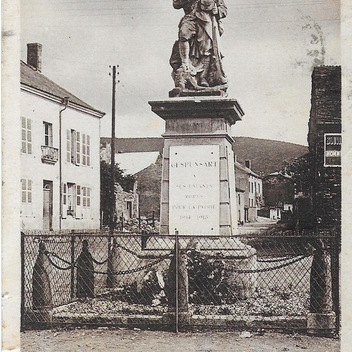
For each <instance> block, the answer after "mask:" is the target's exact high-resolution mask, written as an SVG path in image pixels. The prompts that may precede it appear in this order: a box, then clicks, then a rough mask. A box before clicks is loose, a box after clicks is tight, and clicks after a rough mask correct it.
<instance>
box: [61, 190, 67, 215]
mask: <svg viewBox="0 0 352 352" xmlns="http://www.w3.org/2000/svg"><path fill="white" fill-rule="evenodd" d="M62 218H63V219H66V218H67V184H66V183H63V185H62Z"/></svg>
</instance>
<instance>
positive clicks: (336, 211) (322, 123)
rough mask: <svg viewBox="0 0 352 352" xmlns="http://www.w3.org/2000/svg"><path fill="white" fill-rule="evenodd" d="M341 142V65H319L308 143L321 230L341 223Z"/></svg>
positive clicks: (315, 212)
mask: <svg viewBox="0 0 352 352" xmlns="http://www.w3.org/2000/svg"><path fill="white" fill-rule="evenodd" d="M341 142H342V136H341V67H340V66H322V67H316V68H315V69H314V71H313V74H312V106H311V111H310V120H309V133H308V145H309V153H310V158H311V177H312V193H311V194H312V207H313V217H314V219H313V220H314V222H315V224H316V226H317V228H318V229H319V230H320V229H321V230H322V231H323V230H324V229H326V228H332V227H334V228H336V229H337V228H340V225H341Z"/></svg>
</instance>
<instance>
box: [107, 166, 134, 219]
mask: <svg viewBox="0 0 352 352" xmlns="http://www.w3.org/2000/svg"><path fill="white" fill-rule="evenodd" d="M114 176H115V184H119V185H120V186H121V187H122V188H123V190H124V191H125V192H129V191H132V190H133V186H134V183H135V181H136V180H135V177H134V176H133V175H130V174H125V172H124V171H123V170H122V169H121V168H120V166H119V164H115V167H114ZM111 179H112V170H111V165H110V164H109V163H107V162H106V161H104V160H102V161H101V162H100V211H101V215H102V217H101V218H102V223H103V225H108V224H110V220H111V215H112V214H111V208H112V207H111V204H112V201H113V199H114V192H113V189H112V187H111Z"/></svg>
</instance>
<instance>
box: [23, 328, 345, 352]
mask: <svg viewBox="0 0 352 352" xmlns="http://www.w3.org/2000/svg"><path fill="white" fill-rule="evenodd" d="M21 351H23V352H36V351H44V352H46V351H48V352H56V351H57V352H79V351H84V352H90V351H97V352H110V351H111V352H139V351H143V352H147V351H153V352H176V351H177V352H178V351H182V352H186V351H190V352H226V351H234V352H235V351H236V352H250V351H258V352H266V351H268V352H283V351H287V352H302V351H307V352H338V351H340V343H339V340H338V339H330V338H319V337H309V336H305V335H298V334H294V335H287V334H284V333H272V332H265V333H264V334H262V335H259V334H255V333H254V334H250V333H247V332H243V333H239V332H197V333H179V334H175V333H172V332H163V331H140V330H138V329H135V330H124V329H116V330H108V329H105V328H98V329H90V330H87V329H74V330H42V331H26V332H23V333H21Z"/></svg>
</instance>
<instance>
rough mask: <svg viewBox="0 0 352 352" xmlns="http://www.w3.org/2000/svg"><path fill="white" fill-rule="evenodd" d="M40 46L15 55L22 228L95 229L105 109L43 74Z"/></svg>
mask: <svg viewBox="0 0 352 352" xmlns="http://www.w3.org/2000/svg"><path fill="white" fill-rule="evenodd" d="M41 51H42V46H41V44H38V43H32V44H28V45H27V63H25V62H23V61H21V116H20V119H19V123H20V124H21V126H22V135H21V139H22V148H21V151H20V153H21V176H20V182H21V188H22V206H21V215H20V216H21V223H22V229H29V230H34V229H36V230H51V229H53V230H61V229H62V230H64V229H98V228H99V227H100V156H99V155H100V120H101V118H102V117H103V116H104V115H105V114H104V113H103V112H101V111H98V110H96V109H94V108H93V107H91V106H89V105H88V104H87V103H85V102H84V101H82V100H80V99H79V98H77V97H76V96H74V95H73V94H71V93H70V92H68V91H66V90H65V89H63V88H62V87H60V86H59V85H58V84H56V83H55V82H53V81H51V80H50V79H49V78H47V77H46V76H44V75H43V74H42V73H41Z"/></svg>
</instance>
